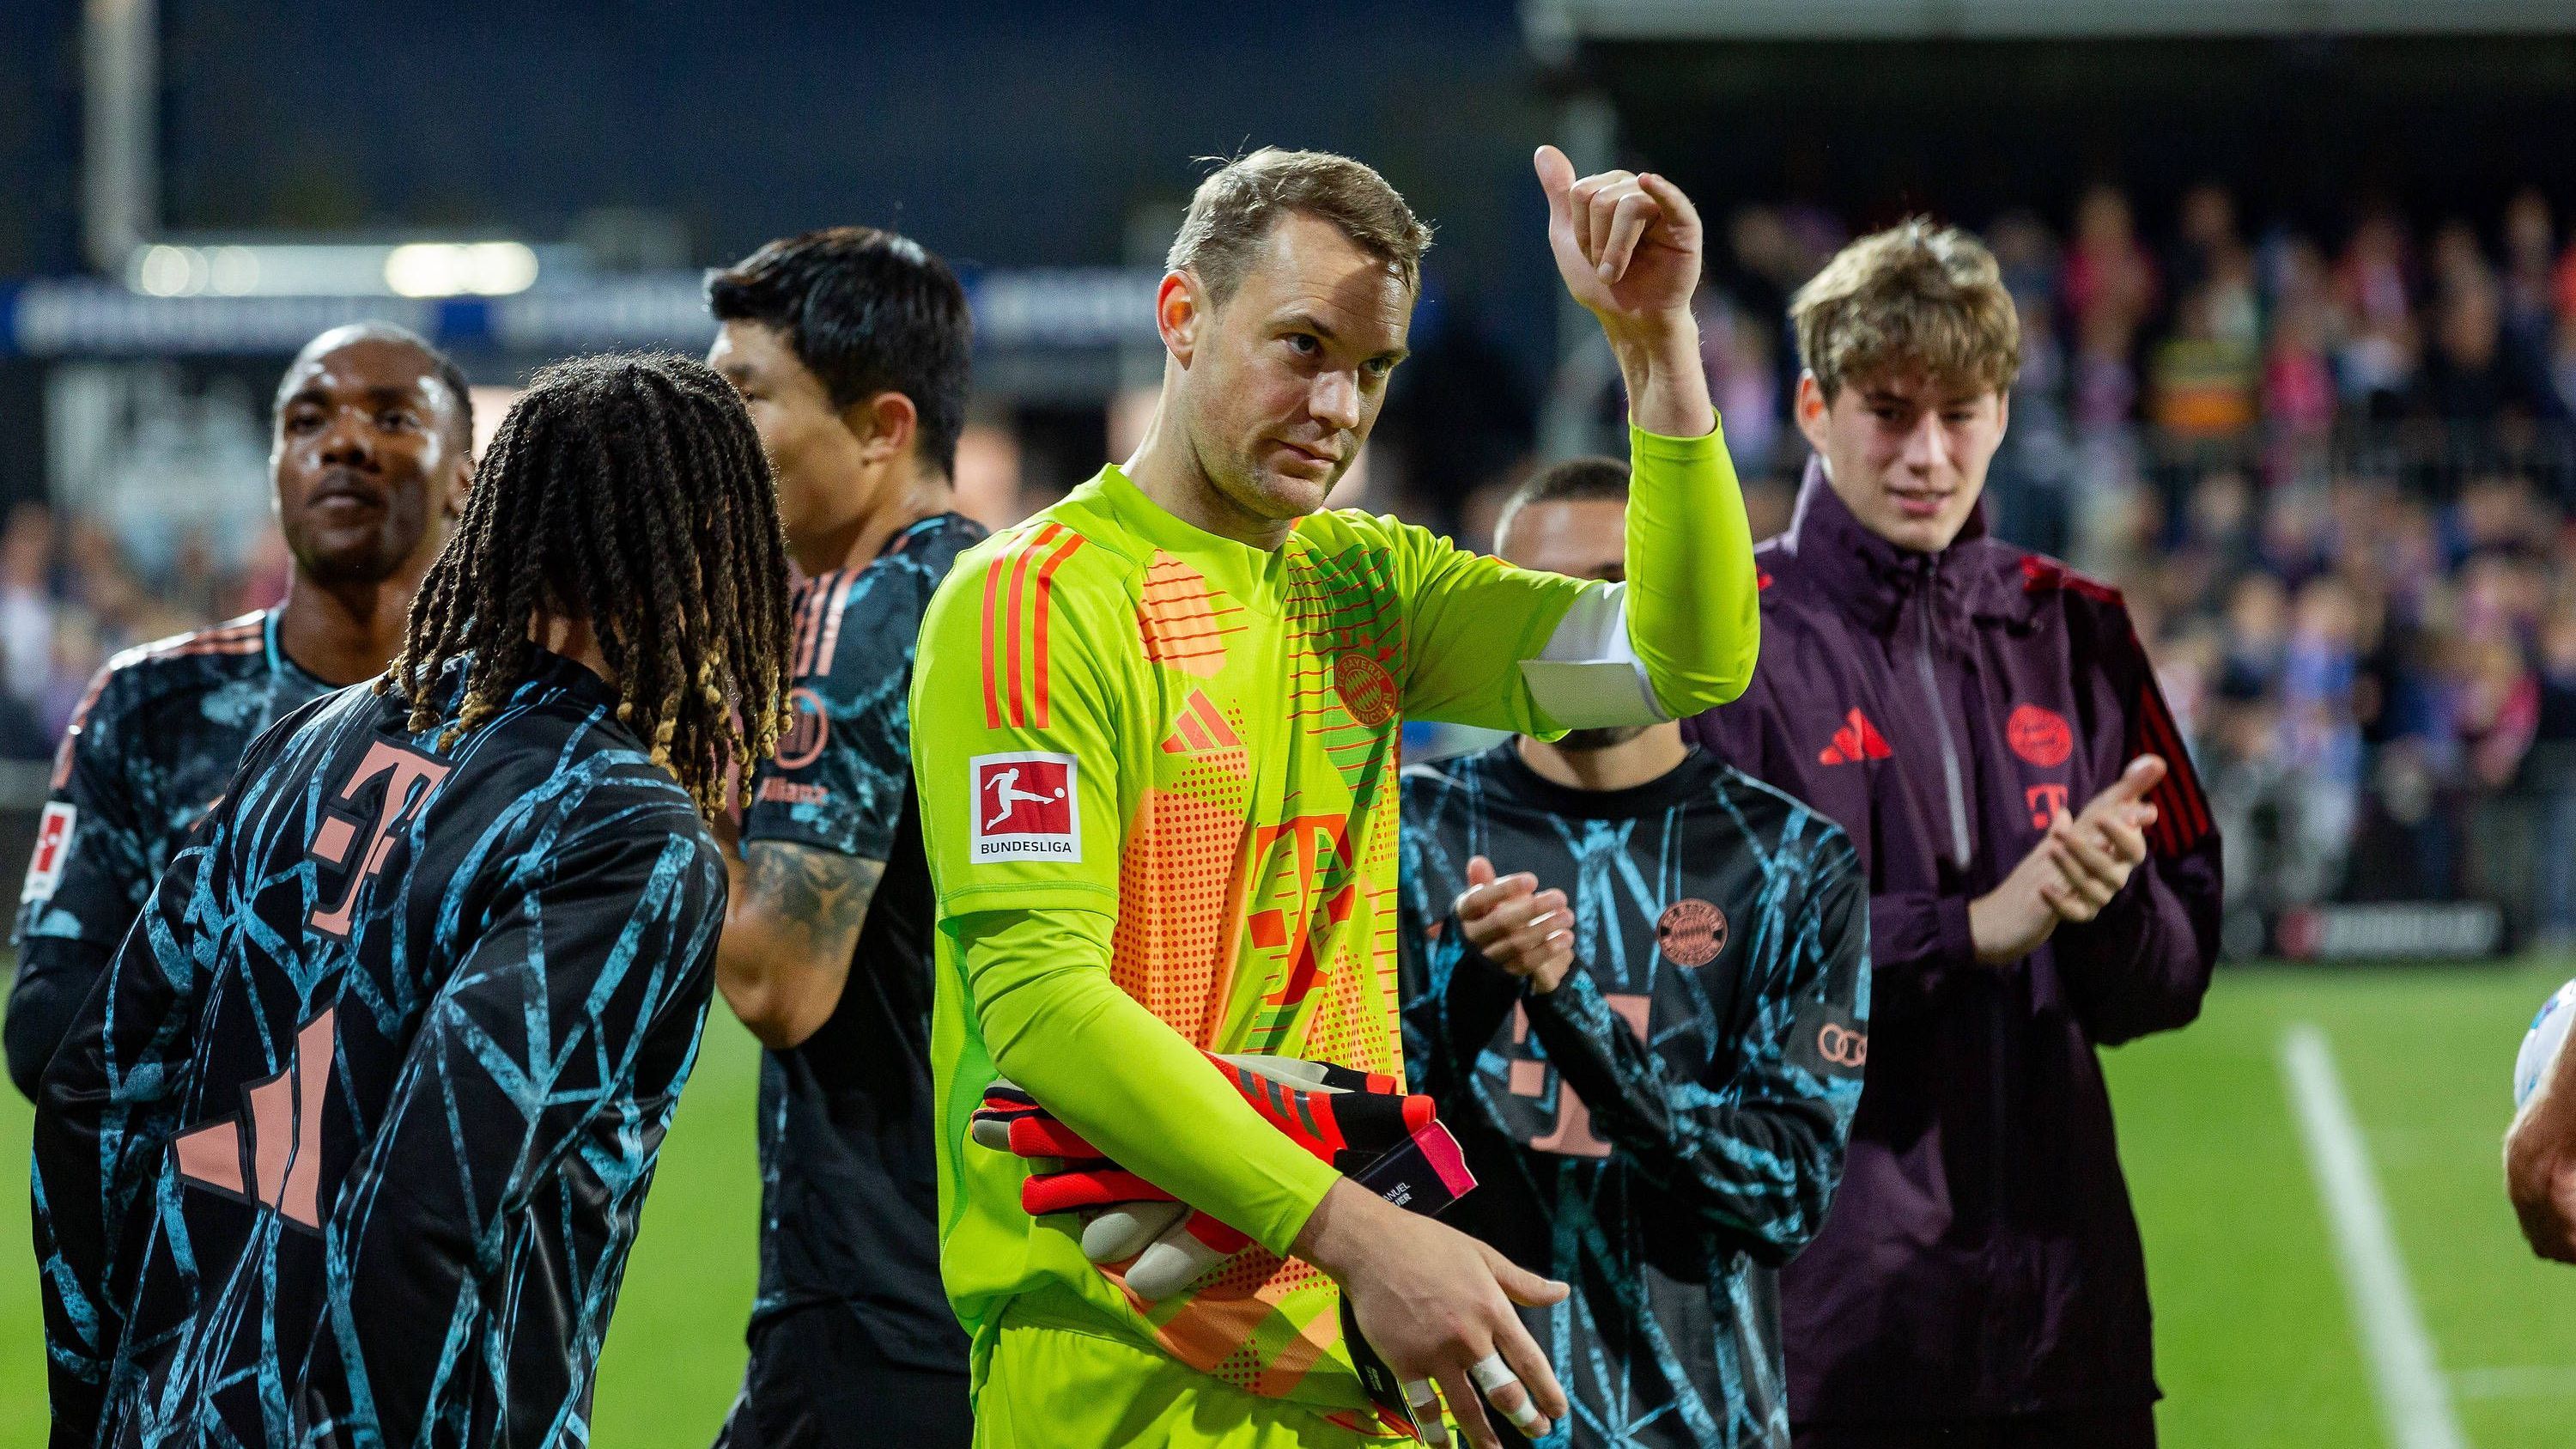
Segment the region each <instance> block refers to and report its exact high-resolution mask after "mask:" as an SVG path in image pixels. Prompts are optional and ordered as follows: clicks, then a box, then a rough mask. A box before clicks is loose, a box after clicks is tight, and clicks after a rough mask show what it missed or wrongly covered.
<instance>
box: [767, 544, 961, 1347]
mask: <svg viewBox="0 0 2576 1449" xmlns="http://www.w3.org/2000/svg"><path fill="white" fill-rule="evenodd" d="M983 537H984V530H983V529H982V528H981V527H979V526H978V525H976V524H975V523H973V522H971V521H970V520H968V519H965V518H962V517H960V516H958V515H957V514H954V513H942V514H937V515H934V516H932V517H930V518H925V519H923V520H921V521H920V522H918V523H915V524H913V525H912V526H911V527H909V528H906V529H904V530H903V531H902V532H900V533H897V534H896V535H895V536H894V537H893V538H892V539H890V540H888V541H887V543H886V546H885V548H884V550H883V551H882V552H880V553H879V554H878V555H877V557H876V558H875V559H873V560H871V561H870V562H868V563H867V564H866V565H865V566H863V567H859V568H851V569H843V570H838V571H835V572H833V573H828V574H824V575H821V576H819V577H817V578H813V579H808V580H806V581H804V582H803V583H800V584H799V585H798V586H797V592H796V599H795V606H794V609H793V612H792V614H791V616H790V617H791V618H792V619H793V620H794V622H795V648H794V650H793V651H792V653H791V654H790V656H789V659H788V664H789V667H790V668H791V670H792V671H793V674H794V679H795V683H794V687H793V689H792V690H791V692H790V696H789V697H790V699H791V701H792V702H793V703H794V705H795V709H796V721H795V727H794V728H793V729H791V730H789V731H788V734H787V737H786V739H784V740H783V741H781V742H780V744H779V747H778V757H777V758H776V759H775V760H772V761H770V762H768V763H766V764H764V765H762V766H761V767H760V771H759V774H758V775H757V777H756V778H755V780H754V783H753V788H752V804H751V808H750V809H749V810H748V811H746V812H744V815H743V821H742V838H743V842H744V844H745V845H751V844H754V843H757V842H760V841H776V842H780V843H783V844H787V845H794V846H801V847H804V848H806V849H810V850H823V851H830V852H832V853H834V854H838V855H848V856H856V857H859V858H862V859H865V860H871V861H876V862H878V863H880V864H882V865H883V866H884V867H885V871H884V874H883V875H882V876H880V877H879V878H878V881H877V887H876V894H875V895H874V896H873V897H872V898H871V899H870V901H869V903H868V913H867V919H866V921H865V923H864V924H863V925H861V926H860V928H859V939H858V943H857V946H856V948H855V952H854V955H853V958H852V961H851V965H850V977H849V982H848V984H847V985H846V986H844V987H843V988H842V990H841V999H840V1002H839V1004H838V1005H836V1006H835V1007H834V1008H833V1009H832V1014H831V1016H830V1017H829V1018H827V1019H826V1020H825V1021H824V1023H823V1024H822V1026H820V1027H818V1028H816V1030H815V1032H814V1034H813V1035H812V1036H810V1037H808V1038H806V1039H805V1040H804V1041H803V1042H800V1043H799V1044H797V1045H796V1046H794V1047H792V1048H790V1049H788V1050H786V1051H771V1052H763V1053H762V1054H761V1068H760V1178H761V1212H760V1222H761V1232H760V1292H759V1297H758V1298H757V1299H755V1300H754V1302H753V1305H752V1323H753V1326H754V1327H755V1328H757V1327H758V1325H759V1324H760V1323H761V1322H762V1321H764V1320H766V1319H768V1318H770V1317H771V1316H773V1315H776V1314H779V1313H784V1312H787V1311H789V1310H792V1309H796V1308H801V1307H807V1306H813V1305H824V1304H829V1305H834V1306H838V1307H846V1308H847V1309H849V1310H850V1311H852V1312H853V1313H854V1314H855V1316H856V1318H857V1321H858V1324H859V1327H860V1329H861V1330H862V1331H863V1332H865V1333H866V1334H867V1335H868V1337H869V1338H870V1339H871V1340H872V1341H873V1342H874V1343H875V1344H876V1347H877V1350H878V1352H880V1353H882V1354H883V1355H885V1357H886V1358H888V1359H889V1360H892V1361H893V1362H896V1363H900V1364H907V1365H910V1366H912V1367H915V1368H929V1369H950V1370H954V1371H956V1372H957V1373H959V1374H963V1373H964V1372H965V1371H966V1335H965V1333H964V1331H963V1330H961V1329H960V1328H959V1327H958V1326H957V1315H956V1313H955V1312H953V1311H952V1310H950V1308H949V1306H948V1299H947V1296H946V1294H945V1293H943V1292H942V1291H941V1289H940V1285H939V1185H938V1184H939V1179H938V1172H937V1164H936V1162H935V1161H934V1154H933V1151H932V1147H931V1136H930V1132H931V1128H930V1123H931V1098H930V986H931V977H930V959H931V932H932V930H933V922H934V920H935V918H936V912H935V910H934V908H933V904H932V901H931V895H930V869H929V866H928V865H927V864H926V863H925V862H924V860H923V857H922V849H921V812H920V810H919V808H918V807H917V803H916V801H915V800H914V798H913V784H912V718H911V709H910V705H909V701H910V698H911V693H912V661H913V646H914V641H915V640H916V639H917V638H918V637H919V635H920V633H921V615H922V611H923V610H924V609H926V608H927V607H929V604H930V596H931V594H932V592H933V591H935V590H936V589H937V588H938V587H939V581H940V580H941V579H943V578H945V577H947V575H948V569H949V566H950V565H951V564H953V563H955V562H956V560H957V555H958V554H960V553H963V552H964V551H965V550H967V549H968V548H971V547H973V546H974V545H975V544H976V543H977V542H978V541H979V540H981V539H982V538H983Z"/></svg>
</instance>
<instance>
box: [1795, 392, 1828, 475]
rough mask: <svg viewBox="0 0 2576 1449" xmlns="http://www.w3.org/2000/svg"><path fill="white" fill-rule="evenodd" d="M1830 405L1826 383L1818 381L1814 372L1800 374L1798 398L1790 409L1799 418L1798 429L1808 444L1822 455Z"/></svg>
mask: <svg viewBox="0 0 2576 1449" xmlns="http://www.w3.org/2000/svg"><path fill="white" fill-rule="evenodd" d="M1829 410H1830V405H1829V403H1828V402H1827V400H1826V398H1825V385H1824V384H1823V383H1820V382H1818V381H1816V375H1815V374H1814V373H1813V372H1800V373H1799V374H1798V398H1797V401H1796V402H1795V403H1794V404H1793V405H1792V406H1791V408H1790V411H1791V412H1792V413H1794V414H1796V416H1797V419H1798V431H1799V432H1800V433H1802V434H1804V435H1805V437H1806V439H1807V446H1808V447H1811V448H1813V449H1815V450H1816V452H1817V453H1818V454H1819V455H1821V454H1822V453H1823V452H1824V451H1825V414H1826V413H1827V412H1828V411H1829Z"/></svg>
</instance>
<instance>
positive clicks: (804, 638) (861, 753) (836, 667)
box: [742, 566, 936, 861]
mask: <svg viewBox="0 0 2576 1449" xmlns="http://www.w3.org/2000/svg"><path fill="white" fill-rule="evenodd" d="M930 582H936V580H935V579H933V580H930ZM928 602H929V589H928V587H927V586H926V585H925V583H924V581H923V576H922V575H921V574H920V573H919V572H918V571H916V570H912V569H908V568H902V567H895V566H888V567H881V568H876V569H871V570H868V571H865V572H863V573H860V574H858V575H856V576H855V577H853V576H847V575H827V576H826V577H825V578H824V579H822V580H820V581H818V582H817V583H814V584H811V585H808V586H807V589H806V590H805V591H803V592H800V593H799V595H798V599H797V620H798V625H797V628H798V642H797V648H796V652H795V658H794V661H793V662H794V663H795V664H796V666H797V668H798V673H797V677H796V680H795V684H794V687H793V689H792V690H791V691H790V693H789V699H790V701H791V703H792V704H793V706H794V708H795V720H794V724H793V726H792V727H791V728H790V729H789V730H788V732H787V734H786V737H785V738H783V739H782V740H780V741H779V745H778V754H777V757H776V758H774V759H771V760H766V761H763V762H762V764H761V766H760V768H759V772H758V774H757V775H756V777H755V778H754V780H753V784H752V802H751V808H750V809H749V810H747V811H745V812H744V814H743V821H742V838H743V840H744V841H745V842H750V841H755V840H775V841H780V842H782V843H785V844H789V845H804V846H812V847H815V848H817V849H821V850H828V851H831V852H833V853H835V854H838V855H852V856H861V857H864V858H866V859H869V860H876V861H882V860H885V859H886V858H887V857H888V856H890V855H891V854H892V853H893V850H894V839H895V834H896V831H897V828H898V826H899V824H900V822H901V821H902V818H903V808H904V800H905V796H906V792H907V791H909V790H910V788H911V786H912V718H911V711H910V705H909V697H910V694H911V690H912V660H913V650H914V644H915V640H916V638H917V637H918V636H919V634H920V633H921V616H922V610H923V608H924V607H925V606H926V605H927V604H928ZM809 613H810V614H811V617H810V618H809V617H808V616H809Z"/></svg>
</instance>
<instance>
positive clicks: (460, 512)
mask: <svg viewBox="0 0 2576 1449" xmlns="http://www.w3.org/2000/svg"><path fill="white" fill-rule="evenodd" d="M473 491H474V457H473V455H472V454H470V453H469V454H467V455H466V456H465V458H464V459H463V460H461V461H459V462H458V463H457V465H456V471H455V473H453V474H452V475H450V476H449V478H448V482H447V489H446V494H447V496H445V497H444V498H441V499H440V500H439V501H438V511H439V513H440V514H442V515H443V516H445V518H446V519H447V521H448V522H450V523H454V522H455V521H456V520H458V519H460V518H463V517H464V516H465V497H466V495H467V494H469V493H472V492H473Z"/></svg>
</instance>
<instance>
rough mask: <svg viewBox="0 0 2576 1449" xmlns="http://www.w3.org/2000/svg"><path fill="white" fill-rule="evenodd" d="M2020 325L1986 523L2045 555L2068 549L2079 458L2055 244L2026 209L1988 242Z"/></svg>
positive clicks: (2005, 219)
mask: <svg viewBox="0 0 2576 1449" xmlns="http://www.w3.org/2000/svg"><path fill="white" fill-rule="evenodd" d="M1987 242H1988V246H1989V248H1990V249H1991V250H1992V251H1993V252H1994V254H1995V262H1996V264H1997V265H1998V266H1999V267H2000V268H2001V269H2002V271H2003V281H2004V289H2005V290H2006V291H2008V292H2010V293H2011V294H2012V299H2013V307H2014V310H2015V312H2016V313H2017V314H2018V315H2019V317H2020V321H2021V371H2020V372H2019V373H2018V374H2016V375H2015V377H2014V379H2013V389H2012V430H2011V431H2010V432H2008V433H2006V434H2005V435H2004V442H2003V447H2002V448H2001V449H2000V450H1998V451H1997V452H1996V454H1995V460H1994V463H1993V465H1992V466H1991V468H1990V469H1989V470H1988V472H1987V474H1986V508H1987V515H1988V516H1987V525H1988V527H1990V528H1992V529H1993V530H1994V531H1995V532H1996V534H1997V535H1998V536H2000V537H2004V538H2009V539H2011V540H2012V541H2013V542H2015V543H2018V544H2020V545H2022V546H2023V547H2025V548H2035V549H2037V550H2039V551H2040V552H2042V553H2047V554H2064V553H2066V552H2068V551H2069V532H2070V527H2071V522H2070V514H2071V511H2072V505H2071V501H2070V494H2071V493H2072V492H2073V490H2074V488H2075V483H2076V467H2077V455H2076V450H2075V446H2074V442H2073V440H2072V438H2071V437H2070V436H2069V432H2068V426H2067V416H2066V405H2065V401H2064V399H2065V396H2066V368H2067V362H2066V348H2065V344H2064V343H2063V342H2062V341H2061V340H2060V339H2059V336H2058V326H2057V323H2058V280H2059V277H2058V274H2059V259H2058V254H2057V238H2056V237H2054V236H2052V235H2051V234H2050V233H2049V230H2048V226H2047V224H2046V223H2044V222H2042V221H2041V220H2040V219H2039V218H2038V217H2037V216H2035V215H2033V214H2032V213H2030V212H2028V211H2013V212H2007V213H2006V214H2005V215H2004V216H2002V217H2001V218H1999V219H1998V220H1997V221H1996V222H1995V224H1994V227H1993V230H1992V231H1991V233H1990V234H1989V235H1988V237H1987Z"/></svg>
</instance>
